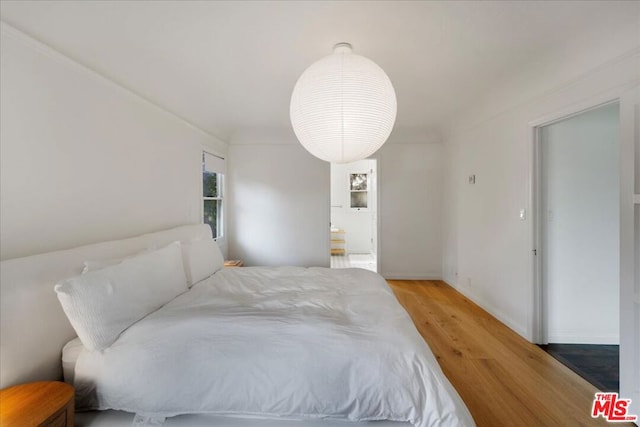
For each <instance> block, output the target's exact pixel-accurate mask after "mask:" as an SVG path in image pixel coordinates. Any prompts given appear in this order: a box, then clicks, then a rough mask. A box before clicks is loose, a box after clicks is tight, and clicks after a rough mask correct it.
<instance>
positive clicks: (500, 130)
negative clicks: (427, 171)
mask: <svg viewBox="0 0 640 427" xmlns="http://www.w3.org/2000/svg"><path fill="white" fill-rule="evenodd" d="M602 51H604V50H602ZM564 61H568V62H569V64H568V65H567V66H566V67H565V66H564V63H563V62H562V60H561V59H558V61H557V62H556V63H555V67H553V68H549V69H547V71H546V73H541V74H540V75H537V76H531V85H530V86H531V87H534V88H536V89H537V90H536V91H535V93H532V92H531V91H530V89H529V85H528V84H527V82H526V81H525V82H522V85H523V90H522V91H519V90H517V87H516V88H515V89H513V88H511V90H512V97H511V98H509V97H508V96H507V95H506V94H503V93H501V95H500V96H498V97H497V100H500V103H498V102H497V101H496V100H489V101H487V102H486V103H481V104H476V105H473V106H470V108H469V110H468V111H466V112H464V113H461V114H460V115H459V116H458V117H457V119H456V121H455V122H452V125H451V127H450V128H449V129H448V130H447V134H446V137H445V141H446V145H445V165H446V172H445V190H444V197H443V209H444V217H443V218H444V224H443V225H444V228H443V230H444V235H443V250H444V253H443V276H444V278H445V280H446V281H447V282H449V283H450V284H452V285H454V286H455V287H457V288H458V289H459V290H460V291H461V292H463V293H464V294H465V295H467V296H468V297H469V298H471V299H473V300H475V301H476V302H477V303H479V304H480V305H481V306H483V307H484V308H485V309H487V310H488V311H489V312H490V313H492V314H493V315H495V316H496V317H498V318H499V319H500V320H502V321H503V322H504V323H506V324H507V325H509V326H510V327H511V328H512V329H514V330H515V331H516V332H518V333H520V334H521V335H523V336H525V337H527V338H530V339H531V338H532V335H533V332H532V331H533V323H532V318H533V308H532V307H533V279H532V271H533V270H532V264H531V263H532V252H531V251H532V249H533V243H532V237H531V233H530V224H529V222H528V221H529V220H528V218H530V215H529V214H530V212H531V204H530V196H531V194H530V186H531V182H530V179H529V173H530V164H531V161H532V153H531V145H530V144H531V139H532V128H531V123H532V122H533V121H536V122H540V121H544V119H545V118H549V119H551V118H557V117H558V115H562V114H563V113H564V112H567V113H568V112H573V111H574V110H575V109H580V108H587V107H588V106H592V105H593V104H594V103H596V104H597V103H600V102H604V101H605V100H610V99H614V98H615V97H617V96H619V95H620V94H621V93H624V92H625V91H627V90H629V89H630V88H631V87H633V86H636V85H638V83H639V82H640V55H639V53H638V49H635V50H633V51H630V52H627V53H625V54H623V55H619V56H617V57H615V58H613V59H611V60H603V62H601V63H600V65H598V66H596V67H595V68H591V69H587V70H584V69H583V70H581V72H582V74H579V75H576V74H575V73H574V74H571V73H570V72H569V71H572V70H573V68H574V67H573V64H574V63H573V62H572V61H571V58H570V55H569V53H567V54H566V58H565V59H564ZM567 70H569V71H567ZM560 79H563V81H564V83H562V84H559V83H558V81H559V80H560ZM523 92H525V93H527V95H528V96H529V98H527V99H526V100H523V99H522V93H523ZM469 174H476V177H477V181H476V184H475V185H470V184H468V183H467V176H468V175H469ZM522 208H525V209H527V213H528V216H527V219H526V220H524V221H523V220H520V218H519V211H520V209H522Z"/></svg>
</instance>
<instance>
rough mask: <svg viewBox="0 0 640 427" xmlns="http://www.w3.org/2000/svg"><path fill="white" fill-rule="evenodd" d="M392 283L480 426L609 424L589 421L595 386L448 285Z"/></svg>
mask: <svg viewBox="0 0 640 427" xmlns="http://www.w3.org/2000/svg"><path fill="white" fill-rule="evenodd" d="M389 284H390V285H391V287H392V288H393V290H394V292H395V293H396V296H397V297H398V300H399V301H400V303H401V304H402V305H403V306H404V307H405V308H406V310H407V311H408V312H409V314H410V315H411V317H412V318H413V321H414V323H415V324H416V327H417V328H418V330H419V331H420V333H421V334H422V336H423V337H424V339H425V340H426V342H427V343H428V344H429V346H430V347H431V350H432V351H433V353H434V354H435V356H436V358H437V359H438V361H439V363H440V366H441V367H442V370H443V371H444V373H445V375H446V376H447V378H449V381H451V383H452V384H453V386H454V387H455V388H456V390H458V393H459V394H460V396H461V397H462V399H463V400H464V401H465V403H466V404H467V407H468V408H469V410H470V411H471V414H472V415H473V417H474V419H475V421H476V423H477V425H478V427H484V426H487V427H497V426H536V427H537V426H541V427H542V426H563V427H565V426H596V425H600V426H603V425H609V424H608V423H607V422H606V421H605V420H604V419H603V418H601V417H600V418H597V419H593V418H591V406H592V403H593V397H594V393H596V391H597V389H596V388H595V387H594V386H593V385H591V384H589V383H588V382H587V381H585V380H584V379H582V378H581V377H580V376H578V375H577V374H575V373H574V372H572V371H571V370H570V369H569V368H567V367H566V366H564V365H563V364H562V363H560V362H559V361H557V360H556V359H554V358H553V357H551V356H550V355H549V354H547V353H546V352H545V351H543V350H542V349H541V348H539V347H538V346H536V345H534V344H531V343H529V342H528V341H526V340H525V339H523V338H522V337H520V336H519V335H518V334H516V333H515V332H513V331H512V330H511V329H509V328H508V327H507V326H505V325H504V324H502V323H501V322H499V321H498V320H497V319H495V318H494V317H493V316H491V315H490V314H489V313H487V312H486V311H484V310H483V309H481V308H480V307H479V306H477V305H476V304H474V303H473V302H471V301H470V300H468V299H467V298H465V297H464V296H463V295H462V294H460V293H459V292H457V291H456V290H455V289H453V288H452V287H450V286H449V285H447V284H446V283H444V282H441V281H424V280H420V281H408V280H389ZM616 425H624V426H632V425H633V424H616Z"/></svg>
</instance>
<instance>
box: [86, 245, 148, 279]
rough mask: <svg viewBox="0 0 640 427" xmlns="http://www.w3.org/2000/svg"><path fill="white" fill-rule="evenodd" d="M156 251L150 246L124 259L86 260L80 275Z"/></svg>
mask: <svg viewBox="0 0 640 427" xmlns="http://www.w3.org/2000/svg"><path fill="white" fill-rule="evenodd" d="M156 249H158V247H157V246H151V247H148V248H146V249H143V250H142V251H140V252H138V253H135V254H133V255H128V256H124V257H119V258H108V259H90V260H87V261H85V262H84V268H83V269H82V274H87V273H88V272H90V271H96V270H100V269H102V268H105V267H110V266H112V265H116V264H120V263H121V262H122V261H124V260H125V259H129V258H134V257H136V256H138V255H140V254H143V253H145V252H151V251H155V250H156Z"/></svg>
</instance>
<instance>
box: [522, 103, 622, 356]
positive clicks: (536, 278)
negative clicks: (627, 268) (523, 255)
mask: <svg viewBox="0 0 640 427" xmlns="http://www.w3.org/2000/svg"><path fill="white" fill-rule="evenodd" d="M615 103H619V97H615V98H607V99H604V100H597V101H596V103H591V102H590V103H588V104H579V105H576V106H574V107H572V108H569V109H566V110H561V111H558V112H557V113H554V114H551V115H548V116H545V117H544V118H541V119H539V120H536V121H534V122H531V123H529V126H530V127H531V163H530V167H529V171H530V177H529V182H530V183H531V184H530V206H531V221H530V226H529V228H530V233H531V234H530V235H531V243H532V245H530V247H531V264H532V265H531V277H532V283H533V286H532V289H533V295H532V301H533V308H532V319H531V324H530V330H529V333H530V336H531V340H532V341H533V342H534V343H535V344H548V336H547V330H548V328H547V327H548V324H547V318H548V317H547V316H548V312H547V305H546V303H545V301H546V297H547V293H546V292H547V290H546V289H545V286H544V283H543V280H542V278H543V271H542V256H541V253H542V250H543V231H544V228H543V224H542V219H543V218H544V214H543V212H542V199H541V197H542V162H541V154H542V151H541V129H542V128H543V127H546V126H549V125H552V124H554V123H557V122H560V121H564V120H567V119H570V118H572V117H575V116H579V115H581V114H583V113H586V112H588V111H592V110H596V109H598V108H601V107H604V106H606V105H610V104H615ZM621 179H622V177H621Z"/></svg>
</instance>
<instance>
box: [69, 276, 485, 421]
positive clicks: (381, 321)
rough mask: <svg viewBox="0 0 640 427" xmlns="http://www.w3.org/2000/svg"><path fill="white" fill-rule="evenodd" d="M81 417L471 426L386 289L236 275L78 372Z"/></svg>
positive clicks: (338, 279) (371, 280) (357, 280)
mask: <svg viewBox="0 0 640 427" xmlns="http://www.w3.org/2000/svg"><path fill="white" fill-rule="evenodd" d="M74 385H75V387H76V390H77V399H78V401H77V405H78V407H79V408H86V409H89V408H92V409H119V410H124V411H128V412H134V413H137V414H140V415H142V416H151V417H167V416H174V415H178V414H184V413H216V414H227V415H244V416H259V417H265V418H278V417H283V418H295V419H300V418H341V419H348V420H354V421H355V420H394V421H408V422H410V423H412V424H414V425H415V426H419V427H425V426H436V425H437V426H472V425H474V423H473V420H472V418H471V416H470V415H469V412H468V410H467V408H466V407H465V406H464V404H463V403H462V401H461V399H460V397H459V396H458V394H457V393H456V392H455V390H454V389H453V387H452V386H451V384H450V383H449V382H448V381H447V379H446V378H445V377H444V375H443V373H442V371H441V370H440V367H439V366H438V364H437V362H436V360H435V358H434V356H433V354H432V353H431V351H430V350H429V348H428V347H427V346H426V344H425V342H424V341H423V339H422V338H421V336H420V335H419V334H418V332H417V330H416V328H415V327H414V325H413V323H412V321H411V319H410V317H409V316H408V314H407V313H406V311H405V310H404V309H403V308H402V307H401V306H400V304H399V303H398V302H397V300H396V298H395V296H394V295H393V292H392V291H391V289H390V288H389V287H388V285H387V284H386V282H385V281H384V279H382V277H380V276H379V275H377V274H375V273H371V272H368V271H366V270H361V269H348V270H330V269H325V268H309V269H305V268H294V267H282V268H257V267H256V268H231V269H223V270H221V271H219V272H218V273H216V274H214V275H213V276H212V277H210V278H209V279H206V280H204V281H202V282H200V283H198V284H196V285H195V286H194V287H193V288H192V289H191V290H190V291H188V292H186V293H184V294H182V295H180V296H179V297H177V298H176V299H175V300H173V301H171V302H170V303H169V304H167V305H165V306H164V307H162V308H160V309H159V310H157V311H156V312H154V313H152V314H150V315H149V316H147V317H146V318H144V319H142V320H140V321H139V322H138V323H136V324H134V325H133V326H131V327H130V328H129V329H127V330H126V331H125V332H124V333H122V335H121V336H120V337H119V338H118V340H117V341H116V342H115V343H114V344H113V345H112V346H111V347H110V348H108V349H106V350H104V351H103V352H89V351H87V350H83V351H82V353H81V354H80V356H79V358H78V361H77V363H76V368H75V384H74Z"/></svg>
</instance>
